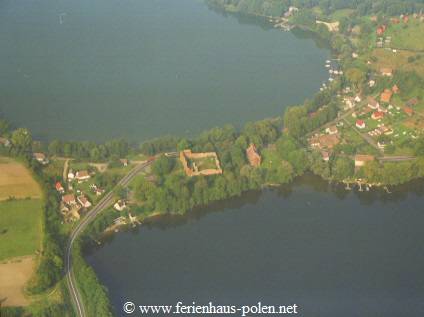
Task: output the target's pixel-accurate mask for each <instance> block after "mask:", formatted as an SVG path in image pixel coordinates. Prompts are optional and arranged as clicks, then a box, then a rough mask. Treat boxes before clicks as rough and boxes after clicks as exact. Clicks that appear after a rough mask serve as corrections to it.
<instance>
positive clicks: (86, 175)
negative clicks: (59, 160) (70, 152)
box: [75, 170, 90, 181]
mask: <svg viewBox="0 0 424 317" xmlns="http://www.w3.org/2000/svg"><path fill="white" fill-rule="evenodd" d="M75 178H78V179H79V180H80V181H82V180H86V179H89V178H90V174H89V173H88V171H87V170H82V171H78V172H77V174H76V175H75Z"/></svg>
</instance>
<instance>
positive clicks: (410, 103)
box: [407, 97, 418, 106]
mask: <svg viewBox="0 0 424 317" xmlns="http://www.w3.org/2000/svg"><path fill="white" fill-rule="evenodd" d="M417 102H418V98H417V97H414V98H412V99H409V100H408V102H407V104H408V105H410V106H413V105H415V104H416V103H417Z"/></svg>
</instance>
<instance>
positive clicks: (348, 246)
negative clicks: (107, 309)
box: [86, 177, 424, 316]
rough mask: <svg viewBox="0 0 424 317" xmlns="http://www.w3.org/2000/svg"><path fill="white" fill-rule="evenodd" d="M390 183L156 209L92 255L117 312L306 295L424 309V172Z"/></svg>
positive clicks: (334, 304)
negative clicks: (419, 177)
mask: <svg viewBox="0 0 424 317" xmlns="http://www.w3.org/2000/svg"><path fill="white" fill-rule="evenodd" d="M391 191H392V192H393V193H392V194H387V193H385V192H384V191H379V190H372V191H371V192H369V193H365V192H363V193H358V192H348V191H346V190H344V188H343V187H330V186H329V185H328V184H327V183H325V182H323V181H321V180H320V179H318V178H315V177H305V178H303V179H301V180H298V181H297V182H296V183H294V184H292V185H290V186H285V187H283V188H281V189H279V190H275V191H263V192H251V193H248V194H246V195H244V196H243V197H241V198H238V199H233V200H228V201H225V202H220V203H217V204H214V205H212V206H209V207H206V208H202V209H199V210H195V211H193V212H191V213H190V214H189V215H187V216H186V217H181V216H179V217H176V216H175V217H166V216H165V217H157V218H154V219H153V220H151V221H150V222H149V224H147V225H144V226H142V227H141V228H137V229H135V230H133V231H128V232H126V233H118V234H117V235H116V236H114V237H109V239H107V240H106V244H105V245H103V246H102V247H101V248H100V249H98V250H96V251H94V250H91V251H90V252H89V253H88V254H89V255H87V257H86V259H87V261H88V263H89V264H90V265H92V266H93V268H94V270H95V272H96V273H97V274H98V276H99V278H100V280H101V282H102V283H104V284H105V285H106V286H107V287H108V288H109V292H110V296H111V300H112V302H113V304H114V306H115V308H116V315H117V316H125V315H126V314H125V313H124V312H123V310H122V305H123V304H124V303H125V302H128V301H131V302H134V303H135V304H136V305H175V304H176V303H177V302H179V301H181V302H183V303H184V304H185V305H191V304H192V302H196V304H198V305H207V304H208V303H209V302H213V304H215V305H236V306H238V307H240V306H243V305H255V304H257V303H258V302H259V301H261V302H262V303H263V304H264V305H275V306H280V305H293V304H297V306H298V309H297V311H298V312H299V314H298V315H299V316H421V314H422V312H423V311H424V301H423V300H422V299H423V298H424V274H423V263H424V244H423V238H422V237H423V234H422V228H423V225H424V212H423V208H421V207H420V206H422V202H423V197H422V196H423V194H424V191H423V181H420V182H414V183H411V184H409V185H407V186H403V187H397V188H394V189H391ZM134 315H137V316H139V315H140V314H134ZM240 315H241V314H239V313H237V314H232V315H231V316H240ZM163 316H164V315H163ZM226 316H227V315H226ZM228 316H230V315H228ZM250 316H253V315H250ZM262 316H265V314H262Z"/></svg>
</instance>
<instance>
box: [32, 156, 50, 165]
mask: <svg viewBox="0 0 424 317" xmlns="http://www.w3.org/2000/svg"><path fill="white" fill-rule="evenodd" d="M32 157H33V158H35V159H36V160H37V161H38V162H40V163H41V164H43V165H45V164H48V163H49V160H48V159H46V156H45V155H44V154H43V153H32Z"/></svg>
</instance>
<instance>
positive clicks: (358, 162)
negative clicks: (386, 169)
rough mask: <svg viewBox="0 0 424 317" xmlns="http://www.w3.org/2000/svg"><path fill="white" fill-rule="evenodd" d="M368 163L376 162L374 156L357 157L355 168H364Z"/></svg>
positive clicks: (361, 155)
mask: <svg viewBox="0 0 424 317" xmlns="http://www.w3.org/2000/svg"><path fill="white" fill-rule="evenodd" d="M367 161H374V156H372V155H364V154H356V155H355V167H360V166H363V165H364V164H365V162H367Z"/></svg>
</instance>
